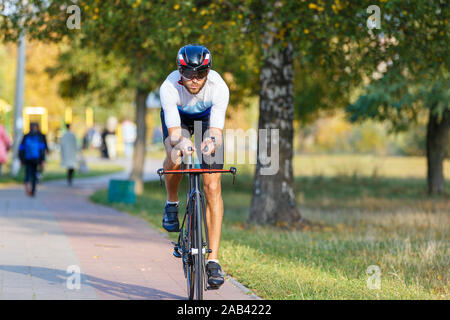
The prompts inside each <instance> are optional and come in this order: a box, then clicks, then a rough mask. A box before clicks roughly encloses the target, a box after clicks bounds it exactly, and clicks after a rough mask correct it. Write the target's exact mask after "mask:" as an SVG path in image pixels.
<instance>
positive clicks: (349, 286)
mask: <svg viewBox="0 0 450 320" xmlns="http://www.w3.org/2000/svg"><path fill="white" fill-rule="evenodd" d="M327 159H328V160H327ZM313 160H314V159H312V158H311V157H310V158H308V157H297V158H296V163H295V168H296V172H299V173H300V175H297V177H296V181H295V183H296V196H297V201H298V203H299V209H300V211H301V213H302V215H303V216H304V217H305V218H307V219H308V220H310V221H312V222H316V223H317V224H316V225H315V226H313V227H310V228H305V229H304V230H302V231H285V230H278V229H275V228H272V227H257V226H248V225H247V224H246V220H247V217H248V208H249V206H250V201H251V189H252V176H251V172H252V169H251V168H249V167H241V168H239V169H241V170H239V173H238V177H237V179H236V184H235V185H234V186H232V184H231V178H230V177H224V179H223V183H222V188H223V198H224V204H225V213H224V224H223V231H222V238H221V250H220V252H219V255H220V260H221V264H222V266H223V267H224V269H225V271H226V272H227V273H228V274H230V275H232V276H233V277H235V278H236V279H237V280H238V281H240V282H241V283H243V284H244V285H245V286H247V287H249V288H250V289H251V290H252V291H253V292H254V293H256V294H257V295H259V296H261V297H262V298H266V299H448V297H449V273H448V265H449V262H450V261H449V256H448V254H447V253H448V249H449V245H448V238H449V232H448V230H449V217H450V201H449V200H450V198H449V196H448V195H447V196H444V197H431V198H430V197H428V196H427V194H426V184H425V179H424V177H420V175H419V174H418V172H421V171H423V168H422V167H421V166H423V165H425V163H424V161H423V159H416V158H413V159H411V158H385V159H382V161H383V162H384V163H387V168H388V169H389V170H387V173H384V174H373V167H375V166H376V163H372V162H370V161H368V160H367V157H365V156H362V157H361V156H346V157H343V158H341V159H339V156H338V157H336V156H328V157H322V156H321V157H320V159H319V160H320V161H316V163H315V164H314V166H316V168H317V172H316V173H315V174H311V173H307V169H306V167H305V166H307V165H308V163H309V162H312V161H313ZM400 160H402V161H403V165H398V166H396V167H395V168H396V169H395V170H394V169H393V166H392V164H393V163H398V162H399V161H400ZM339 161H341V162H342V165H341V166H339V165H338V164H339ZM333 163H334V164H335V168H336V169H335V170H332V169H330V168H332V166H331V165H330V164H333ZM351 163H354V164H356V165H355V167H354V168H351ZM360 163H366V166H367V167H364V170H366V171H364V172H362V171H360V167H358V165H359V164H360ZM321 165H322V168H321ZM345 166H347V167H348V168H349V169H348V170H349V171H347V172H343V171H342V168H344V167H345ZM370 166H372V168H371V167H370ZM299 167H302V169H299ZM311 167H312V166H311ZM448 167H449V163H448V161H447V162H446V169H447V170H448ZM302 170H303V171H302ZM411 170H412V171H411ZM184 182H185V181H184ZM181 190H185V184H184V185H183V186H182V188H181ZM446 191H447V194H449V193H450V190H449V188H448V186H447V189H446ZM183 192H184V191H183ZM181 194H182V193H181V192H180V195H181ZM183 198H184V197H180V199H183ZM92 200H93V201H95V202H97V203H102V204H105V205H110V204H108V203H107V192H106V190H101V191H99V192H97V193H96V194H94V195H93V196H92ZM164 200H165V189H164V187H161V186H160V185H159V182H150V183H147V184H146V185H145V192H144V195H143V196H138V197H137V202H136V205H134V206H131V205H125V204H113V206H114V207H116V208H117V209H119V210H122V211H127V212H130V213H132V214H135V215H138V216H140V217H142V218H144V219H146V220H147V221H149V222H150V223H151V224H152V225H154V226H155V227H156V228H159V229H161V219H162V208H163V203H164ZM181 210H183V208H182V209H181ZM161 230H162V229H161ZM171 237H172V238H174V235H171ZM371 265H376V266H379V267H380V270H381V290H373V289H372V290H371V289H368V288H367V280H368V278H369V275H368V274H367V273H366V270H367V268H368V267H369V266H371Z"/></svg>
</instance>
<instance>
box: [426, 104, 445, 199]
mask: <svg viewBox="0 0 450 320" xmlns="http://www.w3.org/2000/svg"><path fill="white" fill-rule="evenodd" d="M433 111H434V108H431V109H430V115H429V118H428V125H427V166H428V174H427V180H428V181H427V182H428V193H429V194H430V195H431V194H443V193H444V190H445V188H444V183H445V178H444V159H445V153H446V150H447V147H448V144H449V130H450V109H448V108H447V109H446V110H445V111H444V112H443V114H442V116H441V117H439V116H438V115H437V114H435V113H434V112H433Z"/></svg>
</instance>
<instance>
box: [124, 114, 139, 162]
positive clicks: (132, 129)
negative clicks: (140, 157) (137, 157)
mask: <svg viewBox="0 0 450 320" xmlns="http://www.w3.org/2000/svg"><path fill="white" fill-rule="evenodd" d="M122 139H123V149H124V152H125V156H126V157H127V158H129V159H130V158H132V157H133V148H134V141H136V125H135V124H134V123H133V122H131V121H130V120H128V119H125V121H124V122H122Z"/></svg>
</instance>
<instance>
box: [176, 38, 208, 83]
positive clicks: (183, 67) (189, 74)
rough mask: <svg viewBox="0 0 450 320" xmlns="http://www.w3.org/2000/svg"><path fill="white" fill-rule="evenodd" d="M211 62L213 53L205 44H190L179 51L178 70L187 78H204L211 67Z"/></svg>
mask: <svg viewBox="0 0 450 320" xmlns="http://www.w3.org/2000/svg"><path fill="white" fill-rule="evenodd" d="M211 62H212V57H211V53H210V52H209V50H208V49H207V48H206V47H205V46H201V45H195V44H188V45H186V46H184V47H182V48H181V49H180V50H179V51H178V55H177V65H178V70H179V71H180V73H181V75H182V76H183V77H185V78H187V79H192V78H193V77H194V76H197V77H198V78H200V79H202V78H204V77H205V76H206V75H207V74H208V70H209V69H210V68H211Z"/></svg>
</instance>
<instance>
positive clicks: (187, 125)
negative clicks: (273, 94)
mask: <svg viewBox="0 0 450 320" xmlns="http://www.w3.org/2000/svg"><path fill="white" fill-rule="evenodd" d="M211 59H212V56H211V53H210V52H209V50H208V49H207V48H206V47H204V46H201V45H186V46H184V47H182V48H181V49H180V50H179V51H178V55H177V66H178V70H175V71H173V72H171V73H170V74H169V76H168V77H167V79H166V80H165V81H164V83H163V84H162V85H161V89H160V99H161V106H162V108H161V123H162V129H163V139H164V146H165V149H166V159H165V160H164V170H177V169H179V168H180V162H181V157H180V155H181V152H182V153H183V155H190V154H192V152H194V151H197V155H198V157H199V158H202V163H201V167H202V168H203V169H207V168H212V169H222V168H223V139H222V130H223V126H224V123H225V112H226V109H227V106H228V100H229V90H228V86H227V85H226V83H225V81H224V80H223V79H222V77H221V76H220V75H219V74H218V73H217V72H216V71H214V70H211ZM197 121H199V122H198V123H199V124H200V128H201V133H200V132H195V135H196V136H195V145H194V144H193V143H192V141H191V135H192V134H193V133H194V124H195V122H197ZM200 134H201V136H198V135H200ZM200 150H202V151H200ZM205 150H207V151H205ZM201 153H203V154H201ZM212 159H214V161H213V160H212ZM211 162H213V163H212V164H211ZM220 176H221V175H220V173H212V174H203V183H204V191H205V195H206V222H207V225H208V233H209V244H210V248H211V250H212V252H211V253H210V254H209V255H208V260H207V264H206V272H207V275H208V284H209V285H210V286H211V287H215V288H218V287H220V286H221V285H222V284H223V282H224V277H223V274H222V269H221V267H220V264H219V260H218V259H219V258H218V250H219V241H220V233H221V228H222V218H223V201H222V195H221V184H220V183H221V182H220ZM181 178H182V176H181V175H167V176H166V177H165V181H166V190H167V201H166V204H165V206H164V218H163V221H162V224H163V227H164V228H165V229H166V230H167V231H169V232H178V231H179V221H178V205H179V201H178V186H179V183H180V180H181Z"/></svg>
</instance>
